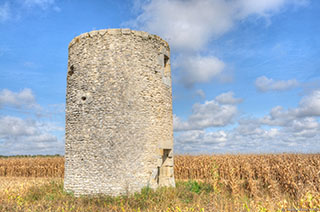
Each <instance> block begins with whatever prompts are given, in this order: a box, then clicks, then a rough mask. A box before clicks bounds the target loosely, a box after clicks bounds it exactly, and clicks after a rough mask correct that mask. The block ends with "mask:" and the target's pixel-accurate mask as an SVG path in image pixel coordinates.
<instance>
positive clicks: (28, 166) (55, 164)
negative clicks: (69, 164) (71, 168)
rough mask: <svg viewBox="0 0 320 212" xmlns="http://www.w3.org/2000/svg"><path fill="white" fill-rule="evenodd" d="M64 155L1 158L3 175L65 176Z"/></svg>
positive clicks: (1, 174)
mask: <svg viewBox="0 0 320 212" xmlns="http://www.w3.org/2000/svg"><path fill="white" fill-rule="evenodd" d="M63 174H64V158H63V157H8V158H0V176H1V177H63Z"/></svg>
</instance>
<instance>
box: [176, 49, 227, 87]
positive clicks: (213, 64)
mask: <svg viewBox="0 0 320 212" xmlns="http://www.w3.org/2000/svg"><path fill="white" fill-rule="evenodd" d="M177 63H178V65H177V67H178V68H181V69H182V70H183V74H182V76H181V81H182V83H183V84H184V85H185V86H186V87H192V86H193V84H194V83H205V82H209V81H210V80H212V79H213V78H214V77H216V76H218V75H219V74H220V73H221V72H222V71H223V69H224V67H225V64H224V63H223V62H222V61H221V60H219V59H218V58H216V57H212V56H205V57H202V56H190V55H189V56H184V57H180V58H179V59H178V61H177Z"/></svg>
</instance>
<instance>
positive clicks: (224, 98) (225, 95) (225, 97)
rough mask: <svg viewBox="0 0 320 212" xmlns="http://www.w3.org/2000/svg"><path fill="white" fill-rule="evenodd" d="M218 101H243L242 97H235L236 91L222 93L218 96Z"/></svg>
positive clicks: (227, 102)
mask: <svg viewBox="0 0 320 212" xmlns="http://www.w3.org/2000/svg"><path fill="white" fill-rule="evenodd" d="M216 101H217V102H219V103H220V104H238V103H241V102H242V99H240V98H234V93H233V92H232V91H229V92H227V93H222V94H220V95H219V96H217V97H216Z"/></svg>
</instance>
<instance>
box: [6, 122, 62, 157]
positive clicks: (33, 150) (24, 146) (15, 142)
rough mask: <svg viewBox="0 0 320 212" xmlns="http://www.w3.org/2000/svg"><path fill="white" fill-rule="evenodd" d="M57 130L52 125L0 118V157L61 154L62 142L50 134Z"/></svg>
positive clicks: (58, 128) (59, 128) (57, 128)
mask: <svg viewBox="0 0 320 212" xmlns="http://www.w3.org/2000/svg"><path fill="white" fill-rule="evenodd" d="M59 130H63V129H62V128H61V127H58V126H55V125H54V124H53V123H45V122H39V121H36V120H32V119H26V120H24V119H21V118H19V117H13V116H4V117H0V155H15V154H63V152H64V144H63V141H62V140H59V139H58V138H57V136H55V135H53V134H52V133H53V131H59Z"/></svg>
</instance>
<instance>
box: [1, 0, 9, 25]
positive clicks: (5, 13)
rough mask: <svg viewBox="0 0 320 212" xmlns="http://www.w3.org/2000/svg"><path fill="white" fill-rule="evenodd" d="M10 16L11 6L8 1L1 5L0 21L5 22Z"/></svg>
mask: <svg viewBox="0 0 320 212" xmlns="http://www.w3.org/2000/svg"><path fill="white" fill-rule="evenodd" d="M9 18H10V6H9V3H8V2H5V3H4V4H3V5H0V22H4V21H6V20H8V19H9Z"/></svg>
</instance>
